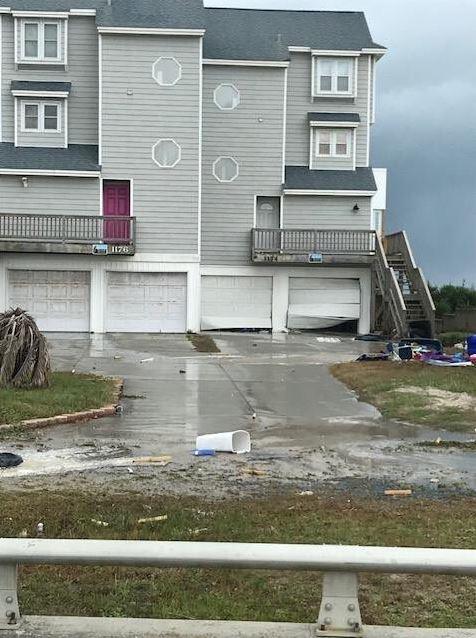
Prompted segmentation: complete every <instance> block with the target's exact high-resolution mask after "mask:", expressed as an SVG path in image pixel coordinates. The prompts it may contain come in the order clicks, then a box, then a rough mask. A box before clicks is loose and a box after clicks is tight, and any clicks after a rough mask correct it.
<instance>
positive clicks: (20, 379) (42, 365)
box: [0, 308, 51, 388]
mask: <svg viewBox="0 0 476 638" xmlns="http://www.w3.org/2000/svg"><path fill="white" fill-rule="evenodd" d="M50 370H51V368H50V357H49V354H48V344H47V342H46V339H45V337H44V336H43V335H42V334H41V332H40V331H39V329H38V326H37V325H36V323H35V320H34V319H33V318H32V317H30V315H29V314H27V313H26V312H25V311H24V310H22V309H21V308H15V309H13V308H12V309H10V310H8V311H7V312H4V313H0V387H2V388H7V387H13V388H44V387H46V386H48V383H49V376H50Z"/></svg>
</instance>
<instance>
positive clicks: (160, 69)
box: [152, 57, 182, 86]
mask: <svg viewBox="0 0 476 638" xmlns="http://www.w3.org/2000/svg"><path fill="white" fill-rule="evenodd" d="M152 75H153V77H154V80H155V81H156V82H157V83H158V84H160V85H162V86H173V85H174V84H177V82H178V81H179V80H180V78H181V77H182V66H181V65H180V63H179V62H177V60H176V59H175V58H166V57H163V58H159V59H158V60H156V61H155V62H154V65H153V67H152Z"/></svg>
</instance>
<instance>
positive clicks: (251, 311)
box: [202, 275, 273, 330]
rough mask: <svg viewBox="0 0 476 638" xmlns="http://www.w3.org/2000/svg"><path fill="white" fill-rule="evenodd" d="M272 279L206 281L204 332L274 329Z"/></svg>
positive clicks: (212, 278) (210, 278)
mask: <svg viewBox="0 0 476 638" xmlns="http://www.w3.org/2000/svg"><path fill="white" fill-rule="evenodd" d="M272 303H273V279H272V277H232V276H221V275H220V276H211V275H206V276H203V277H202V330H219V329H227V328H271V311H272Z"/></svg>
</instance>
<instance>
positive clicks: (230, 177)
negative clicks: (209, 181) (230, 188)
mask: <svg viewBox="0 0 476 638" xmlns="http://www.w3.org/2000/svg"><path fill="white" fill-rule="evenodd" d="M239 174H240V167H239V165H238V162H237V161H236V160H235V159H234V158H233V157H219V158H218V159H216V160H215V161H214V162H213V176H214V177H215V179H217V180H218V181H219V182H234V181H235V179H236V178H237V177H238V175H239Z"/></svg>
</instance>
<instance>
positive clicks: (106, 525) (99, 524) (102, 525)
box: [91, 518, 109, 527]
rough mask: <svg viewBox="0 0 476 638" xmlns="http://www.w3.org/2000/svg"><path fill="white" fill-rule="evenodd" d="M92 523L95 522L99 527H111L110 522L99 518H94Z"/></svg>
mask: <svg viewBox="0 0 476 638" xmlns="http://www.w3.org/2000/svg"><path fill="white" fill-rule="evenodd" d="M91 523H94V525H97V526H98V527H109V523H106V521H99V520H98V519H97V518H92V519H91Z"/></svg>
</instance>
